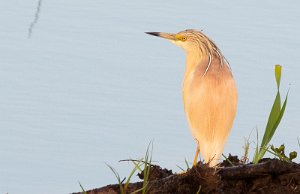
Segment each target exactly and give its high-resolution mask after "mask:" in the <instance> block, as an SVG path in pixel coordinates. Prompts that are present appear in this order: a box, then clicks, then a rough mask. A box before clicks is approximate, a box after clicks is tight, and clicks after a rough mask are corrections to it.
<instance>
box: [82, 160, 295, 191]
mask: <svg viewBox="0 0 300 194" xmlns="http://www.w3.org/2000/svg"><path fill="white" fill-rule="evenodd" d="M228 159H229V160H230V161H231V162H232V163H233V165H232V164H230V163H228V162H227V161H223V162H222V163H221V164H220V166H219V167H218V168H209V167H207V165H205V164H202V163H200V162H199V163H198V164H197V166H195V167H193V168H192V169H189V170H188V171H187V172H186V173H182V174H174V173H172V171H171V170H167V169H162V168H161V167H159V166H156V165H153V166H152V167H151V173H150V182H149V184H148V190H147V193H148V194H177V193H178V194H196V193H197V192H198V191H200V192H199V193H220V194H221V193H222V194H223V193H224V194H225V193H230V194H237V193H275V194H276V193H278V194H279V193H280V194H282V193H284V194H288V193H300V164H296V163H293V162H291V163H288V162H283V161H280V160H278V159H263V160H261V161H260V163H259V164H256V165H255V164H246V165H244V164H240V160H239V159H238V158H237V157H236V156H234V157H233V156H229V158H228ZM138 176H139V177H140V178H141V179H143V176H142V174H139V175H138ZM142 185H143V182H137V183H130V184H129V186H128V189H127V192H126V193H131V192H133V191H136V190H138V189H140V188H141V187H142ZM119 189H120V187H119V185H118V184H114V185H107V186H105V187H101V188H98V189H93V190H89V191H87V193H88V194H104V193H105V194H118V193H120V190H119Z"/></svg>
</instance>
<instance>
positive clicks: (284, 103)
mask: <svg viewBox="0 0 300 194" xmlns="http://www.w3.org/2000/svg"><path fill="white" fill-rule="evenodd" d="M287 99H288V93H287V94H286V97H285V100H284V102H283V105H282V108H281V110H280V113H279V115H278V118H277V121H276V123H275V124H274V130H273V134H274V132H275V130H276V128H277V127H278V125H279V123H280V121H281V119H282V116H283V114H284V111H285V107H286V103H287ZM273 134H271V135H272V136H273Z"/></svg>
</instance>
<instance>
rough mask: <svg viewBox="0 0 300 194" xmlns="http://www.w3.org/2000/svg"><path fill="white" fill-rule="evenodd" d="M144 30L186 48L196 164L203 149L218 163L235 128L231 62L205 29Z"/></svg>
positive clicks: (187, 106) (185, 87)
mask: <svg viewBox="0 0 300 194" xmlns="http://www.w3.org/2000/svg"><path fill="white" fill-rule="evenodd" d="M145 33H146V34H149V35H153V36H158V37H161V38H165V39H167V40H169V41H171V42H172V43H174V44H175V45H177V46H179V47H181V48H183V49H184V50H185V52H186V68H185V73H184V79H183V83H182V96H183V104H184V112H185V115H186V118H187V122H188V125H189V128H190V132H191V134H192V136H193V137H194V139H195V141H196V154H195V157H194V160H193V166H195V165H197V162H198V155H199V152H200V153H201V155H202V156H203V158H204V161H205V163H207V164H208V165H209V167H216V166H217V164H218V162H219V160H220V157H221V155H222V153H223V150H224V146H225V143H226V140H227V137H228V135H229V133H230V130H231V128H232V125H233V120H234V118H235V114H236V109H237V101H238V94H237V89H236V85H235V81H234V78H233V75H232V71H231V68H230V66H229V62H228V61H227V60H226V58H225V57H224V55H223V54H222V52H221V51H220V49H219V48H218V47H217V46H216V44H215V43H214V42H213V41H212V40H211V39H210V38H209V37H208V36H206V35H205V34H204V33H203V32H202V31H198V30H192V29H188V30H184V31H180V32H178V33H175V34H171V33H164V32H145Z"/></svg>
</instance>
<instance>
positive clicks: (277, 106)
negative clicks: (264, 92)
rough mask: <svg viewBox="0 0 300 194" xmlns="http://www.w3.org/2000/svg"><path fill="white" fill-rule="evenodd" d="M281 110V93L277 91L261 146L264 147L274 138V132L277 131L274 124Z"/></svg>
mask: <svg viewBox="0 0 300 194" xmlns="http://www.w3.org/2000/svg"><path fill="white" fill-rule="evenodd" d="M280 110H281V102H280V93H279V92H277V95H276V98H275V100H274V103H273V106H272V109H271V112H270V115H269V119H268V123H267V126H266V129H265V134H264V136H263V140H262V142H261V145H260V147H264V146H266V145H267V144H268V143H269V142H270V140H271V138H272V134H274V132H275V129H274V125H275V123H276V121H277V119H278V116H279V114H280Z"/></svg>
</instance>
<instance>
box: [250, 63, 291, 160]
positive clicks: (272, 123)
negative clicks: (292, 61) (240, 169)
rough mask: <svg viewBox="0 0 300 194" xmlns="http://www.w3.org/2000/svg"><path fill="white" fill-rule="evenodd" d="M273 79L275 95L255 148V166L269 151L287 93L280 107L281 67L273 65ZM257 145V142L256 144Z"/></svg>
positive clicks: (282, 112) (284, 105) (283, 108)
mask: <svg viewBox="0 0 300 194" xmlns="http://www.w3.org/2000/svg"><path fill="white" fill-rule="evenodd" d="M275 78H276V84H277V94H276V97H275V100H274V103H273V106H272V109H271V112H270V115H269V118H268V122H267V126H266V128H265V133H264V136H263V139H262V142H261V145H260V147H258V145H257V146H256V150H255V155H254V159H253V163H255V164H257V163H258V161H259V160H260V159H262V158H263V156H264V155H265V153H266V151H267V150H268V149H269V142H270V141H271V139H272V137H273V135H274V133H275V131H276V129H277V127H278V125H279V123H280V121H281V118H282V116H283V114H284V111H285V107H286V103H287V98H288V93H287V94H286V97H285V100H284V102H283V105H282V106H281V97H280V91H279V87H280V80H281V66H280V65H275ZM257 143H258V142H257Z"/></svg>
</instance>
